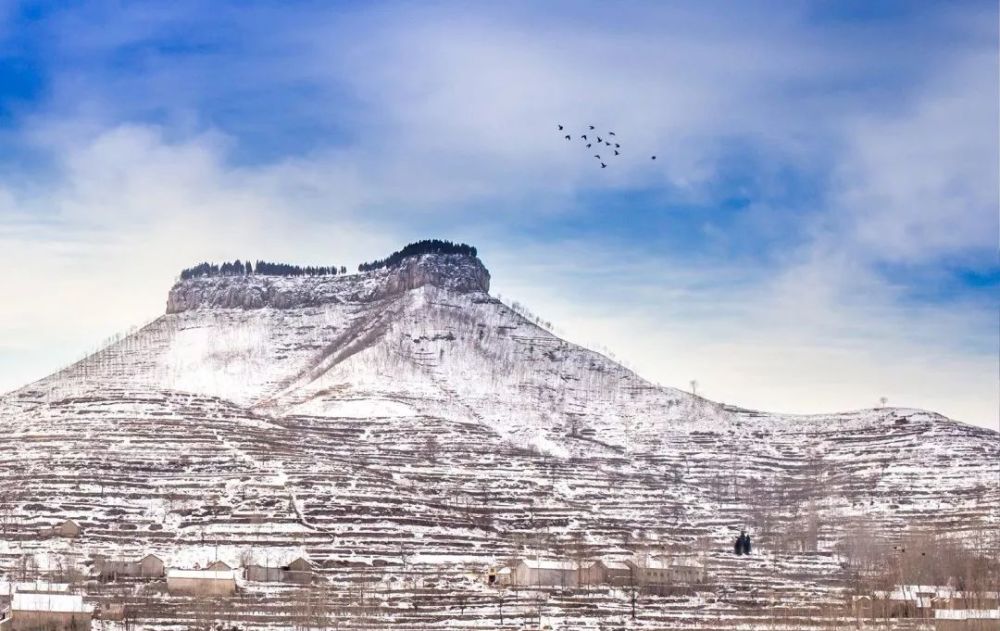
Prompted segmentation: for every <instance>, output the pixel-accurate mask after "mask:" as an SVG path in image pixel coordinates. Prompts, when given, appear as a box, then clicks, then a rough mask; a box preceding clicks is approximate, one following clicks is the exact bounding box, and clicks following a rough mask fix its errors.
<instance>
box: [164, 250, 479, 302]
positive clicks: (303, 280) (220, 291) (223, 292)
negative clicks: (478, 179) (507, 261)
mask: <svg viewBox="0 0 1000 631" xmlns="http://www.w3.org/2000/svg"><path fill="white" fill-rule="evenodd" d="M424 285H432V286H434V287H438V288H441V289H447V290H449V291H454V292H458V293H470V292H483V293H488V292H489V290H490V273H489V271H488V270H487V269H486V267H485V266H484V265H483V263H482V261H480V260H479V259H478V258H475V257H471V256H465V255H460V254H425V255H423V256H419V257H413V258H411V259H406V260H405V261H403V263H402V264H401V265H399V266H398V267H394V268H391V269H380V270H375V271H372V272H364V273H360V274H350V275H345V276H296V277H289V276H257V275H254V276H215V277H201V278H191V279H187V280H182V281H179V282H178V283H177V284H175V285H174V286H173V287H172V288H171V289H170V294H169V295H168V297H167V313H181V312H184V311H190V310H192V309H199V308H204V307H214V308H221V309H261V308H263V307H272V308H275V309H296V308H301V307H311V306H317V305H322V304H330V303H334V304H337V303H349V302H368V301H373V300H379V299H382V298H388V297H392V296H395V295H399V294H401V293H403V292H405V291H409V290H411V289H416V288H418V287H422V286H424Z"/></svg>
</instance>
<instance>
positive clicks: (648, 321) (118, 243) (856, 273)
mask: <svg viewBox="0 0 1000 631" xmlns="http://www.w3.org/2000/svg"><path fill="white" fill-rule="evenodd" d="M997 17H998V16H997V8H996V4H995V3H993V2H958V3H920V2H898V3H891V2H886V3H877V4H875V3H868V2H857V3H852V2H829V3H823V2H802V3H796V2H759V3H750V2H747V3H739V4H733V3H723V2H717V3H713V2H707V3H706V2H690V3H682V2H678V3H659V2H655V3H640V2H635V3H613V4H611V3H599V2H598V3H579V2H573V3H558V2H556V3H504V4H503V6H502V7H501V6H500V4H499V3H467V2H463V3H454V4H452V3H445V2H439V3H414V2H405V3H367V2H366V3H348V2H345V3H337V4H335V3H329V2H291V3H288V2H280V3H279V2H240V3H235V2H233V3H226V2H211V3H207V2H191V1H188V2H185V1H183V0H182V1H180V2H173V3H130V2H85V1H79V2H17V1H14V2H7V3H4V4H3V5H2V7H0V146H2V147H3V151H2V152H0V262H5V263H6V264H7V269H13V270H17V272H16V273H12V274H8V275H6V277H5V278H4V279H3V280H2V281H0V282H2V283H3V285H5V287H0V289H3V291H4V295H5V296H7V297H8V298H7V299H5V307H4V309H3V310H0V390H2V389H5V388H12V387H15V386H17V385H20V384H21V383H23V382H26V381H28V380H30V379H33V378H37V377H39V376H41V375H43V374H45V373H47V372H49V371H51V370H54V369H56V368H58V367H59V366H60V365H62V364H65V363H66V362H68V361H70V360H71V359H73V358H75V357H78V356H79V355H81V354H82V353H83V352H85V351H86V350H87V349H89V348H93V347H94V346H95V345H96V344H98V343H99V341H100V339H102V338H103V337H104V336H107V335H111V334H113V333H115V332H117V331H120V330H122V329H124V328H126V327H128V326H130V325H132V324H138V323H141V322H143V321H145V320H148V319H150V318H152V317H155V316H156V315H157V314H158V313H160V312H161V311H162V307H163V300H164V297H165V294H166V289H167V287H168V286H169V284H170V283H171V282H172V279H173V276H174V275H175V274H176V272H177V270H178V269H180V268H181V267H183V266H186V265H188V264H190V263H193V262H195V261H198V260H202V259H222V258H227V259H229V258H236V257H253V258H257V257H260V258H271V259H279V258H280V259H285V260H289V261H291V262H300V263H316V264H332V263H336V264H345V265H349V266H352V265H354V264H356V263H357V262H359V261H361V260H364V259H371V258H376V257H380V256H383V255H384V254H385V253H387V252H389V251H391V250H392V249H395V248H397V247H398V246H400V245H401V244H402V243H404V242H405V241H408V240H413V239H417V238H423V237H427V236H440V237H444V238H452V239H460V240H465V241H469V242H471V243H474V244H476V245H477V246H478V247H479V249H480V251H481V253H482V255H483V258H484V259H485V261H486V263H487V265H488V266H489V267H490V268H491V270H492V272H493V275H494V285H495V288H496V291H497V292H500V293H502V294H503V295H504V296H509V297H510V298H512V299H518V300H520V301H522V302H525V303H527V304H528V305H529V306H530V307H532V308H533V309H534V310H535V311H538V312H540V313H542V315H544V316H545V317H546V318H547V319H551V320H553V321H554V322H555V323H556V325H557V326H558V327H559V328H560V330H561V332H562V333H563V334H565V335H566V336H567V337H569V338H570V339H573V340H575V341H580V342H583V343H589V344H600V345H606V346H608V347H610V348H612V349H614V351H615V353H616V356H617V357H618V358H620V359H622V360H625V361H627V362H629V364H630V365H632V366H634V367H635V368H636V369H638V370H639V371H640V373H641V374H643V375H644V376H647V377H648V378H650V379H653V380H655V381H660V382H663V383H665V384H670V385H677V386H683V385H684V384H686V383H688V381H689V380H690V379H698V381H699V382H700V383H702V390H703V391H704V393H705V394H706V395H707V396H710V397H713V398H716V399H721V400H726V401H730V402H734V403H739V404H743V405H747V406H753V407H762V408H768V409H776V410H787V411H795V412H810V411H816V412H818V411H828V410H831V409H853V408H860V407H867V406H870V405H872V404H874V403H875V402H877V400H878V398H879V397H880V396H887V397H888V398H889V399H890V401H891V402H892V403H896V404H899V405H905V406H918V407H927V408H931V409H935V410H939V411H941V412H943V413H946V414H949V415H951V416H954V417H956V418H959V419H961V420H966V421H969V422H974V423H979V424H985V425H992V426H995V425H996V422H997V406H998V405H1000V403H998V396H1000V395H998V391H997V388H998V386H997V380H998V374H997V361H998V360H997V357H998V352H1000V348H998V345H1000V341H998V326H997V324H998V322H997V313H998V308H1000V299H998V296H1000V293H998V286H1000V263H998V233H1000V227H998V209H997V207H998V199H997V195H998V181H997V177H998V176H997V173H998V170H1000V165H998V158H997V153H998V147H997V138H998V128H997V120H998V109H997V108H998V106H997V102H998V86H997V76H998V68H997V53H998V45H997V30H996V24H997ZM560 123H561V124H564V125H566V126H567V127H569V128H570V129H573V130H574V131H575V132H576V134H578V133H580V130H583V129H584V128H585V126H586V125H588V124H594V125H597V126H598V127H599V128H603V129H615V130H616V133H617V134H618V135H617V137H618V138H619V140H620V143H621V144H622V151H623V155H622V156H621V157H620V158H616V159H614V160H613V161H610V162H609V168H607V169H603V170H602V169H600V168H599V165H598V164H597V161H596V160H595V159H594V158H593V157H591V155H592V154H591V153H590V152H588V151H585V150H584V148H583V147H582V146H580V143H579V141H577V140H574V141H573V142H571V143H567V142H566V141H564V140H563V139H562V138H561V134H559V133H558V132H557V131H556V129H555V125H556V124H560ZM576 134H575V135H576ZM654 153H655V154H656V155H657V160H656V161H655V162H653V161H651V160H649V159H648V158H649V155H651V154H654ZM12 296H16V297H17V298H16V299H11V298H10V297H12ZM70 314H72V315H70Z"/></svg>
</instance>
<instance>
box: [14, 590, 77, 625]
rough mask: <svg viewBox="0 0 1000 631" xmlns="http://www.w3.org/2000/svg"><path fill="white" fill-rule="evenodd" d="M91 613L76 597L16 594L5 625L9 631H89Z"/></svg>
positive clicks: (57, 594) (54, 593)
mask: <svg viewBox="0 0 1000 631" xmlns="http://www.w3.org/2000/svg"><path fill="white" fill-rule="evenodd" d="M91 614H92V610H91V608H90V607H89V606H88V605H85V604H84V603H83V596H81V595H79V594H68V593H62V592H58V593H56V592H51V593H35V592H28V593H21V592H17V593H15V594H14V596H13V598H12V599H11V603H10V609H9V611H8V612H7V615H5V616H4V623H5V624H6V625H7V626H6V628H9V629H10V631H38V630H39V629H45V631H64V630H65V631H70V630H72V631H89V629H90V619H91Z"/></svg>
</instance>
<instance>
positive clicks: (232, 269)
mask: <svg viewBox="0 0 1000 631" xmlns="http://www.w3.org/2000/svg"><path fill="white" fill-rule="evenodd" d="M423 254H463V255H465V256H476V254H477V251H476V248H474V247H473V246H471V245H467V244H465V243H453V242H451V241H442V240H441V239H425V240H423V241H417V242H415V243H411V244H409V245H407V246H406V247H404V248H403V249H402V250H399V251H398V252H393V253H392V254H390V255H389V256H387V257H386V258H384V259H379V260H376V261H371V262H368V263H362V264H361V265H358V271H359V272H370V271H372V270H376V269H381V268H383V267H396V266H398V265H399V264H400V263H402V262H403V260H404V259H407V258H410V257H414V256H421V255H423ZM346 273H347V268H346V267H344V266H340V267H337V266H336V265H331V266H312V265H308V266H304V267H303V266H301V265H289V264H288V263H270V262H268V261H257V262H256V263H251V262H250V261H247V262H245V263H244V262H243V261H241V260H239V259H237V260H235V261H233V262H232V263H223V264H221V265H219V264H216V263H208V262H205V263H199V264H198V265H195V266H194V267H189V268H187V269H184V270H181V279H182V280H187V279H189V278H198V277H201V276H250V275H252V274H258V275H262V276H334V275H336V274H346Z"/></svg>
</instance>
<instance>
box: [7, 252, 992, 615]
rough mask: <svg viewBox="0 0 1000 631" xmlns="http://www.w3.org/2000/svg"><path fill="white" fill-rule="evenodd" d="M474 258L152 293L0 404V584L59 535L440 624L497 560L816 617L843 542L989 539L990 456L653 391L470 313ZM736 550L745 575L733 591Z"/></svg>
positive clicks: (522, 328) (899, 427)
mask: <svg viewBox="0 0 1000 631" xmlns="http://www.w3.org/2000/svg"><path fill="white" fill-rule="evenodd" d="M466 247H467V246H466ZM405 250H406V248H404V249H403V250H401V251H400V252H403V251H405ZM477 254H478V253H476V252H474V251H472V250H469V251H462V252H441V251H430V252H417V253H412V254H411V255H407V256H398V257H394V256H391V257H388V258H387V259H384V260H383V261H378V262H376V263H373V264H366V265H365V266H362V267H363V268H364V269H365V271H362V272H359V273H356V274H340V273H338V274H336V275H334V274H315V275H307V274H299V275H289V276H277V275H268V274H255V273H252V274H249V275H248V274H246V273H241V274H228V275H221V274H220V275H211V274H205V275H201V276H198V275H196V276H191V277H188V278H184V279H182V280H180V281H178V282H177V284H175V285H174V287H173V288H172V289H171V290H170V293H169V297H168V300H167V309H166V311H167V313H166V314H165V315H164V316H162V317H160V318H158V319H157V320H156V321H154V322H152V323H151V324H149V325H147V326H145V327H143V328H142V329H140V330H139V331H137V332H136V333H134V334H132V335H129V336H127V337H125V338H123V339H122V340H120V341H118V342H116V343H114V344H112V345H110V346H108V347H107V348H104V349H102V350H101V351H99V352H97V353H95V354H94V355H92V356H90V357H88V358H86V359H84V360H83V361H81V362H79V363H77V364H74V365H73V366H70V367H68V368H66V369H65V370H62V371H60V372H58V373H56V374H54V375H51V376H50V377H47V378H45V379H43V380H41V381H39V382H36V383H34V384H31V385H29V386H26V387H24V388H22V389H20V390H18V391H15V392H13V393H10V394H9V395H7V396H5V397H3V398H2V399H0V429H2V431H3V435H4V436H7V437H8V438H7V442H6V443H5V445H6V447H7V450H8V453H9V454H13V458H11V457H8V458H6V459H3V460H0V482H2V484H3V487H2V488H4V489H9V490H8V491H5V492H4V493H3V494H0V515H8V516H16V519H12V520H8V521H5V522H3V523H7V524H8V525H9V527H10V528H11V530H10V531H8V532H10V533H13V534H12V535H11V537H13V538H9V539H5V540H4V542H3V543H0V561H2V560H3V559H4V558H6V559H8V561H9V560H11V559H12V558H14V557H17V556H18V555H24V554H35V553H38V554H42V553H44V554H46V555H48V557H47V558H51V556H52V555H54V554H59V553H60V551H63V552H65V549H64V548H61V547H60V545H61V544H59V543H58V542H55V543H54V542H53V541H52V540H50V539H47V538H44V537H42V536H40V535H38V533H39V532H41V530H40V529H41V528H42V527H47V526H48V525H51V524H54V523H58V522H60V521H62V520H66V519H71V520H73V521H75V522H76V523H78V524H80V525H81V526H82V528H83V532H84V535H83V537H82V538H80V539H79V540H78V541H77V543H76V544H75V545H74V553H75V554H82V555H84V556H86V555H93V554H107V555H112V556H121V555H125V556H129V557H133V558H141V557H142V556H143V555H144V554H146V553H155V554H157V555H160V556H161V557H162V558H164V559H167V562H168V563H171V562H176V563H180V562H190V561H191V560H192V559H204V560H212V558H213V557H214V558H222V559H223V560H227V561H228V562H229V563H230V564H231V565H233V564H238V563H241V562H242V560H245V559H247V558H264V557H269V556H271V557H274V558H279V557H280V558H286V557H287V556H288V555H289V554H292V553H295V554H300V555H304V556H306V557H308V558H309V559H310V560H311V562H312V563H314V564H315V566H316V567H317V569H318V570H319V572H320V574H321V576H322V577H323V580H325V581H328V582H329V584H330V585H333V586H336V585H343V586H345V587H344V589H345V590H348V591H349V590H350V589H353V588H352V587H351V585H356V584H357V583H358V581H371V580H386V581H389V580H390V579H392V577H394V576H399V575H401V574H405V575H410V573H412V572H417V573H419V574H420V575H421V576H424V577H427V576H432V575H433V576H439V577H441V578H440V579H438V580H437V582H435V583H434V584H435V585H437V587H435V588H433V589H437V590H439V591H437V592H435V591H433V589H432V590H431V591H429V592H427V594H429V595H428V596H427V598H428V599H429V601H428V602H430V603H431V604H425V610H427V611H429V612H435V611H436V612H438V613H440V612H441V611H444V610H445V609H446V608H447V607H450V606H452V605H453V603H452V604H451V605H449V604H448V602H451V601H448V600H447V598H445V596H443V595H442V594H446V593H453V592H449V591H447V590H450V589H453V588H454V585H456V584H458V583H461V582H462V581H464V580H465V578H464V577H465V575H466V572H467V571H469V570H470V568H471V571H475V572H478V571H480V570H482V569H483V568H486V567H488V566H495V565H497V564H499V563H501V562H503V561H506V560H510V559H515V558H523V557H525V556H529V557H543V556H544V557H558V558H567V557H569V556H573V558H576V559H578V560H579V561H580V562H582V561H584V560H595V559H601V558H606V559H614V558H624V557H626V556H629V555H636V554H640V553H641V554H652V553H654V552H657V551H659V552H661V553H663V552H666V551H670V552H671V553H680V552H684V553H688V554H694V553H696V554H698V555H700V557H701V558H702V562H704V563H706V564H707V565H708V567H709V569H710V572H711V574H712V575H713V576H715V577H716V578H715V579H713V580H717V581H720V583H721V582H725V581H730V580H738V581H742V583H741V584H753V585H756V586H757V587H760V588H766V589H777V588H778V586H780V585H781V584H782V583H783V582H787V581H793V580H797V581H801V580H802V577H803V576H806V577H808V580H809V581H813V582H814V584H815V586H816V589H817V590H819V591H820V592H823V593H824V594H826V595H827V596H828V597H830V598H833V597H834V595H835V593H838V592H837V591H836V590H840V589H846V586H847V584H848V581H849V580H851V576H853V574H851V570H850V569H849V568H848V566H847V565H845V563H846V562H843V561H842V559H840V558H839V557H836V556H834V555H835V554H840V553H842V552H843V551H844V550H845V549H846V548H845V546H847V544H848V543H849V542H850V541H851V537H852V536H854V535H853V534H852V533H856V532H859V531H863V532H866V533H869V534H870V535H871V536H874V537H881V538H883V539H884V540H885V541H899V540H901V539H902V538H904V537H906V536H907V533H908V532H909V531H910V527H911V526H912V525H913V524H917V523H919V525H920V528H921V530H922V531H923V532H935V533H937V534H940V535H941V536H951V535H955V536H966V535H969V534H971V533H981V532H987V531H989V532H995V529H996V526H997V523H998V522H997V515H996V514H995V511H994V510H993V507H995V506H997V504H998V503H1000V492H998V489H997V486H996V484H995V480H996V479H997V476H998V474H1000V464H998V463H1000V444H998V441H997V434H996V433H995V432H991V431H990V430H985V429H978V428H974V427H970V426H967V425H963V424H960V423H956V422H954V421H951V420H948V419H946V418H944V417H941V416H939V415H936V414H933V413H929V412H924V411H920V410H905V409H873V410H862V411H856V412H848V413H843V414H828V415H818V416H788V415H776V414H768V413H764V412H756V411H750V410H743V409H737V408H732V407H727V406H724V405H720V404H717V403H714V402H711V401H708V400H705V399H703V398H700V397H697V396H694V395H692V394H689V393H685V392H682V391H680V390H676V389H672V388H663V387H659V386H656V385H654V384H651V383H649V382H648V381H646V380H644V379H642V378H641V377H639V376H638V375H636V374H635V373H633V372H632V371H630V370H627V369H626V368H624V367H622V366H621V365H619V364H617V363H615V362H613V361H611V360H610V359H608V358H607V357H604V356H603V355H601V354H599V353H595V352H593V351H590V350H587V349H585V348H581V347H579V346H576V345H574V344H571V343H568V342H566V341H565V340H562V339H560V338H559V337H557V336H555V335H553V334H552V333H551V332H549V331H547V330H545V329H544V328H542V327H540V326H538V325H537V324H535V323H533V322H531V321H529V320H528V319H527V318H525V317H524V316H522V315H521V314H519V313H518V312H517V311H515V310H513V309H511V308H510V307H508V306H507V305H505V304H504V303H502V302H500V301H499V300H497V299H496V298H493V297H492V296H490V295H489V281H490V275H489V272H488V271H487V270H486V268H485V266H484V265H483V264H482V262H481V261H480V260H479V259H478V258H477ZM203 269H204V268H203ZM741 528H745V529H748V530H750V531H751V532H752V533H753V535H754V541H755V546H756V547H755V550H756V552H755V554H759V555H761V557H760V558H761V561H760V562H756V561H755V562H753V563H751V562H749V561H748V562H747V564H745V565H743V566H740V570H739V571H740V572H741V574H739V576H738V578H736V579H734V578H732V577H733V576H735V575H734V574H733V572H734V569H733V568H732V565H731V561H730V557H731V538H732V537H733V536H734V534H733V533H734V532H738V530H739V529H741ZM15 535H16V536H15ZM4 555H6V557H5V556H4ZM779 558H780V559H781V563H778V561H776V559H779ZM174 559H176V560H177V561H172V560H174ZM764 559H769V561H768V562H764ZM373 572H376V573H377V574H378V576H377V577H375V578H374V579H373V576H372V574H373ZM726 577H729V578H726ZM448 585H451V587H447V586H448ZM757 587H755V588H754V589H756V588H757ZM414 589H415V588H414ZM462 589H468V590H472V591H473V592H476V590H481V589H484V588H480V587H471V586H466V587H463V588H462ZM440 590H445V591H440ZM476 593H479V592H476ZM434 594H439V595H441V598H442V600H441V601H440V602H438V601H436V600H434V598H435V596H434ZM414 602H416V601H414ZM490 602H492V601H490ZM177 606H178V607H183V605H181V604H179V605H177ZM606 606H609V607H613V606H618V605H613V604H608V605H606ZM795 606H796V607H809V606H813V604H812V603H811V602H798V604H795ZM442 608H445V609H442ZM568 611H569V613H567V614H566V615H569V616H572V615H579V616H583V617H586V616H587V615H589V614H586V613H585V612H586V611H587V610H586V609H580V610H578V611H577V610H575V609H572V608H571V609H570V610H568ZM573 611H576V613H572V612H573ZM178 615H180V614H178ZM185 615H186V614H185ZM426 615H432V614H431V613H428V614H426ZM689 615H691V616H697V615H700V614H699V613H698V612H697V611H696V610H692V611H691V612H689ZM420 620H423V619H422V618H421V619H420ZM581 620H582V619H581ZM425 622H426V621H425ZM415 624H417V626H423V624H424V623H415ZM428 624H429V623H428Z"/></svg>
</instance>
